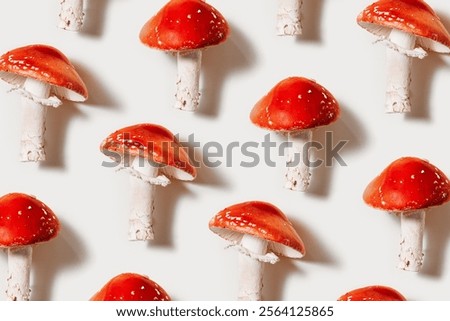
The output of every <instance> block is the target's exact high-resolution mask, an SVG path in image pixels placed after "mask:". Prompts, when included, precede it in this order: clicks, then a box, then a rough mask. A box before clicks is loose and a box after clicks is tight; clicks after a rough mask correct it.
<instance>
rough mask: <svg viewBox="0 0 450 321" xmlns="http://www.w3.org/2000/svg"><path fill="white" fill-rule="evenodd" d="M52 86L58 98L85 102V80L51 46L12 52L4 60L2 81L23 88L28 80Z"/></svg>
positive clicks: (0, 65)
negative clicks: (31, 79)
mask: <svg viewBox="0 0 450 321" xmlns="http://www.w3.org/2000/svg"><path fill="white" fill-rule="evenodd" d="M28 77H29V78H33V79H37V80H39V81H42V82H45V83H48V84H50V85H52V91H53V92H54V93H55V95H57V96H58V97H62V98H65V99H68V100H72V101H85V100H86V99H87V97H88V91H87V88H86V85H85V84H84V82H83V80H81V77H80V76H79V75H78V73H77V72H76V71H75V67H74V66H73V65H72V64H71V63H70V61H69V59H67V57H66V56H64V54H63V53H62V52H61V51H59V50H58V49H56V48H53V47H50V46H47V45H30V46H26V47H20V48H16V49H13V50H11V51H8V52H7V53H5V54H3V55H2V56H1V57H0V78H1V79H3V80H4V81H6V82H8V83H10V84H12V85H14V86H21V85H22V84H23V83H24V82H25V80H26V78H28Z"/></svg>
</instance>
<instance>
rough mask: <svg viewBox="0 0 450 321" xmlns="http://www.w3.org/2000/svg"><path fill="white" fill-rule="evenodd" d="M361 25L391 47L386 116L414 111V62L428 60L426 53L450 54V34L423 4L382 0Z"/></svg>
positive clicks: (370, 8)
mask: <svg viewBox="0 0 450 321" xmlns="http://www.w3.org/2000/svg"><path fill="white" fill-rule="evenodd" d="M357 22H358V24H359V25H360V26H361V27H363V28H364V29H366V30H367V31H369V32H371V33H373V34H375V35H376V36H378V38H379V41H380V42H382V43H383V44H385V45H386V46H387V49H386V53H387V55H386V59H387V61H386V63H387V69H388V70H387V86H386V106H385V107H386V112H388V113H403V112H409V111H411V103H410V99H409V98H410V90H409V87H410V82H411V63H412V61H411V58H421V59H422V58H424V57H425V56H426V55H427V52H426V51H425V50H429V51H435V52H437V53H450V34H449V32H448V31H447V30H446V29H445V27H444V25H443V24H442V22H441V20H440V19H439V17H438V16H437V15H436V13H435V12H434V11H433V9H432V8H431V7H430V6H429V5H428V4H426V3H425V2H424V1H422V0H379V1H377V2H375V3H373V4H371V5H370V6H368V7H367V8H366V9H364V11H362V12H361V13H360V14H359V16H358V18H357Z"/></svg>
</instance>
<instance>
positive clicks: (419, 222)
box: [363, 157, 450, 272]
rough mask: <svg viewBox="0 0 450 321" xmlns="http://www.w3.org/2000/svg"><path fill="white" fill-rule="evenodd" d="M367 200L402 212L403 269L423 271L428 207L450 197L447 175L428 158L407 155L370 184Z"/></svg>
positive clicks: (401, 257)
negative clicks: (424, 237)
mask: <svg viewBox="0 0 450 321" xmlns="http://www.w3.org/2000/svg"><path fill="white" fill-rule="evenodd" d="M363 199H364V201H365V202H366V203H367V204H368V205H370V206H372V207H374V208H377V209H382V210H385V211H388V212H392V213H395V214H398V215H400V217H401V241H400V255H399V257H400V263H399V268H401V269H403V270H408V271H414V272H417V271H419V270H420V268H421V266H422V262H423V256H424V255H423V253H422V247H423V232H424V228H425V212H426V209H427V208H430V207H434V206H438V205H441V204H443V203H445V202H448V201H449V200H450V183H449V181H448V178H447V177H446V176H445V174H444V173H443V172H441V171H440V170H439V169H438V168H437V167H436V166H434V165H432V164H430V163H429V162H428V161H426V160H422V159H419V158H416V157H403V158H400V159H397V160H396V161H394V162H392V163H391V164H390V165H389V166H388V167H387V168H386V169H385V170H383V172H381V174H380V175H378V176H377V177H375V179H374V180H373V181H371V182H370V183H369V185H368V186H367V187H366V190H365V191H364V195H363Z"/></svg>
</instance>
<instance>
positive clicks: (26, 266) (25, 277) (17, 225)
mask: <svg viewBox="0 0 450 321" xmlns="http://www.w3.org/2000/svg"><path fill="white" fill-rule="evenodd" d="M58 232H59V221H58V218H57V217H56V216H55V214H54V213H53V211H52V210H51V209H50V208H49V207H48V206H47V205H45V204H44V203H42V202H41V201H39V200H37V199H36V198H35V197H33V196H30V195H26V194H21V193H11V194H7V195H4V196H2V197H0V246H1V247H3V248H6V249H7V250H8V286H7V290H6V296H7V298H8V300H11V301H28V300H29V299H30V292H31V290H30V270H31V256H32V246H33V245H34V244H37V243H41V242H46V241H49V240H51V239H53V238H54V237H55V236H57V234H58Z"/></svg>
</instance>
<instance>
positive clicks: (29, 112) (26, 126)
mask: <svg viewBox="0 0 450 321" xmlns="http://www.w3.org/2000/svg"><path fill="white" fill-rule="evenodd" d="M23 93H27V94H28V95H27V96H24V97H22V104H23V116H22V137H21V153H20V154H21V160H22V161H24V162H29V161H32V162H37V161H43V160H45V149H44V146H45V141H44V134H45V118H46V114H47V106H44V105H42V104H41V103H40V102H39V101H38V100H34V99H33V97H38V98H41V99H47V98H48V97H49V94H50V86H49V85H48V84H46V83H44V82H41V81H39V80H35V79H33V78H27V79H26V80H25V83H24V85H23Z"/></svg>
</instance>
